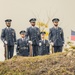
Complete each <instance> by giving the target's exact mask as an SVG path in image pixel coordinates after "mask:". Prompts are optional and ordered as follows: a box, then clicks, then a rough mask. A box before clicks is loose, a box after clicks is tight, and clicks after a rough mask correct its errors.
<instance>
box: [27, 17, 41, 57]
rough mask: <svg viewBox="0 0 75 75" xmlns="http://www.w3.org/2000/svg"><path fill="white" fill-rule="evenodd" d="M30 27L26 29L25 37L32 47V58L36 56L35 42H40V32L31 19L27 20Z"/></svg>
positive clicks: (34, 21)
mask: <svg viewBox="0 0 75 75" xmlns="http://www.w3.org/2000/svg"><path fill="white" fill-rule="evenodd" d="M29 22H30V24H31V26H30V27H29V28H27V34H26V36H27V37H29V40H30V41H29V42H30V43H32V47H33V56H37V55H38V44H37V42H38V41H39V40H40V30H39V28H38V27H36V26H35V25H36V19H35V18H32V19H30V20H29Z"/></svg>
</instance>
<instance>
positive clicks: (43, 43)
mask: <svg viewBox="0 0 75 75" xmlns="http://www.w3.org/2000/svg"><path fill="white" fill-rule="evenodd" d="M44 34H46V33H45V32H41V35H44ZM38 44H39V49H38V55H47V54H49V53H50V48H49V47H50V45H49V41H48V40H45V39H41V40H40V41H39V43H38Z"/></svg>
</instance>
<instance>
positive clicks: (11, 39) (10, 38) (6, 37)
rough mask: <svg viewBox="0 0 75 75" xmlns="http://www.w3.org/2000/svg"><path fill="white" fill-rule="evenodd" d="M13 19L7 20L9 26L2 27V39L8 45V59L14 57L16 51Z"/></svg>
mask: <svg viewBox="0 0 75 75" xmlns="http://www.w3.org/2000/svg"><path fill="white" fill-rule="evenodd" d="M11 21H12V20H11V19H7V20H5V22H6V25H7V27H6V28H4V29H2V33H1V39H2V41H3V42H4V44H7V46H8V48H7V49H8V59H9V58H12V56H13V53H14V43H15V42H16V33H15V30H14V29H13V28H11V27H10V25H11Z"/></svg>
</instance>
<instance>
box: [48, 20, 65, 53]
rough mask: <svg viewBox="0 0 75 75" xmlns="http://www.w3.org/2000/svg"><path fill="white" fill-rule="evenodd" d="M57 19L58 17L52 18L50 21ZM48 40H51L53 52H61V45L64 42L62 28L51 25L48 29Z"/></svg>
mask: <svg viewBox="0 0 75 75" xmlns="http://www.w3.org/2000/svg"><path fill="white" fill-rule="evenodd" d="M55 20H56V21H59V19H53V20H52V21H55ZM49 40H50V42H53V44H54V45H53V47H54V52H62V47H63V44H64V33H63V29H62V28H60V27H57V28H55V27H52V28H51V29H50V30H49Z"/></svg>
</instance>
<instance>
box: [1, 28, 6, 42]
mask: <svg viewBox="0 0 75 75" xmlns="http://www.w3.org/2000/svg"><path fill="white" fill-rule="evenodd" d="M1 40H2V41H3V42H4V41H5V30H4V29H2V32H1Z"/></svg>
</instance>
